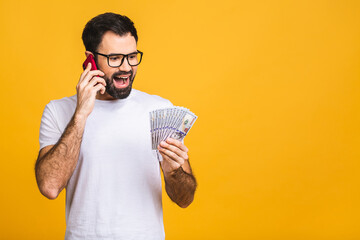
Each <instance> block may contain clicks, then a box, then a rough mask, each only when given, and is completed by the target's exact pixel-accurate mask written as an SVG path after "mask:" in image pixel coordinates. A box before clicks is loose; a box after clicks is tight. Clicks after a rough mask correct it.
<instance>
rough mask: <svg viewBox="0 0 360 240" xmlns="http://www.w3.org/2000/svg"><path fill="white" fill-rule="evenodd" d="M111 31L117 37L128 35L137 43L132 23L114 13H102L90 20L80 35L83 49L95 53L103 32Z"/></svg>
mask: <svg viewBox="0 0 360 240" xmlns="http://www.w3.org/2000/svg"><path fill="white" fill-rule="evenodd" d="M107 31H112V32H114V33H116V34H118V35H119V36H125V35H127V34H128V33H130V34H131V35H132V36H133V37H134V38H135V40H136V42H137V41H138V36H137V32H136V28H135V26H134V23H133V22H132V21H131V20H130V19H129V18H128V17H126V16H123V15H120V14H115V13H111V12H108V13H103V14H100V15H98V16H96V17H94V18H93V19H91V20H90V21H89V22H88V23H87V24H86V26H85V28H84V30H83V33H82V40H83V42H84V45H85V49H86V50H87V51H90V52H96V51H97V48H98V46H99V44H100V43H101V40H102V37H103V35H104V33H105V32H107Z"/></svg>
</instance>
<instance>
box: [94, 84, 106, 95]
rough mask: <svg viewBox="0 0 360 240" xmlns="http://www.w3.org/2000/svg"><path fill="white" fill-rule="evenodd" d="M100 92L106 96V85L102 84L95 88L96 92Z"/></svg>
mask: <svg viewBox="0 0 360 240" xmlns="http://www.w3.org/2000/svg"><path fill="white" fill-rule="evenodd" d="M98 91H100V93H101V94H104V93H105V91H106V88H105V86H104V85H102V84H98V85H96V86H95V87H94V92H95V93H97V92H98Z"/></svg>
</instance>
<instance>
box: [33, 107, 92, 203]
mask: <svg viewBox="0 0 360 240" xmlns="http://www.w3.org/2000/svg"><path fill="white" fill-rule="evenodd" d="M85 122H86V118H83V117H80V116H78V115H76V114H74V116H73V117H72V119H71V120H70V122H69V123H68V125H67V127H66V129H65V130H64V133H63V134H62V136H61V138H60V139H59V141H58V142H57V143H56V144H55V145H54V146H53V147H52V148H51V149H50V150H49V151H48V152H47V153H46V154H45V155H44V156H42V157H41V158H39V159H38V160H37V162H36V166H35V174H36V180H37V183H38V186H39V189H40V191H41V193H42V194H43V195H45V196H47V197H48V198H51V199H54V198H56V197H57V196H58V194H59V193H60V192H61V191H62V189H63V188H64V187H65V186H66V185H67V182H68V180H69V179H70V177H71V175H72V173H73V171H74V170H75V167H76V164H77V161H78V158H79V152H80V146H81V141H82V136H83V132H84V128H85Z"/></svg>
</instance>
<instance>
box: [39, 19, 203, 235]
mask: <svg viewBox="0 0 360 240" xmlns="http://www.w3.org/2000/svg"><path fill="white" fill-rule="evenodd" d="M82 39H83V42H84V45H85V48H86V52H85V54H86V56H89V54H92V55H93V56H94V59H95V62H96V65H97V67H98V70H92V71H90V69H91V64H88V66H87V67H86V69H85V71H84V72H83V73H82V74H81V76H80V80H79V83H78V84H77V86H76V90H77V94H76V95H74V96H71V97H66V98H63V99H59V100H53V101H50V102H49V103H48V104H47V105H46V107H45V110H44V112H43V116H42V119H41V126H40V138H39V139H40V152H39V156H38V159H37V162H36V164H35V174H36V180H37V184H38V187H39V189H40V192H41V193H42V194H43V195H44V196H46V197H47V198H49V199H55V198H57V196H58V195H59V193H60V192H61V191H62V190H63V189H64V188H65V189H66V224H67V226H66V233H65V239H164V238H165V233H164V226H163V218H162V202H161V175H160V167H159V161H158V160H157V158H156V157H155V155H153V154H152V150H151V140H150V139H151V137H150V123H149V112H150V111H152V110H154V109H157V108H165V107H171V106H172V104H171V103H170V101H168V100H165V99H163V98H161V97H158V96H154V95H148V94H146V93H144V92H141V91H138V90H135V89H132V84H133V81H134V78H135V75H136V72H137V68H138V65H139V63H140V62H141V58H142V52H140V51H139V50H137V40H138V36H137V32H136V29H135V27H134V24H133V22H132V21H131V20H130V19H129V18H127V17H126V16H121V15H118V14H114V13H105V14H101V15H99V16H97V17H95V18H93V19H92V20H90V21H89V22H88V23H87V24H86V26H85V28H84V31H83V35H82ZM155 80H156V79H152V81H155ZM158 149H159V151H160V154H161V156H162V161H161V162H160V166H161V169H162V171H163V173H164V179H165V189H166V192H167V194H168V195H169V197H170V198H171V200H172V201H174V202H175V203H177V204H178V205H179V206H180V207H187V206H188V205H189V204H190V203H191V202H192V201H193V198H194V193H195V190H196V185H197V184H196V180H195V178H194V176H193V174H192V170H191V167H190V163H189V158H188V154H187V152H188V149H187V147H186V146H185V145H184V144H183V143H182V142H180V141H177V140H174V139H167V140H166V141H165V142H162V143H161V144H160V146H159V147H158Z"/></svg>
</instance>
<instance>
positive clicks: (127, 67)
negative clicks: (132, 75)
mask: <svg viewBox="0 0 360 240" xmlns="http://www.w3.org/2000/svg"><path fill="white" fill-rule="evenodd" d="M119 70H120V71H123V72H129V71H130V70H131V66H130V65H129V62H128V60H127V58H124V61H123V63H122V64H121V66H120V67H119Z"/></svg>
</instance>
